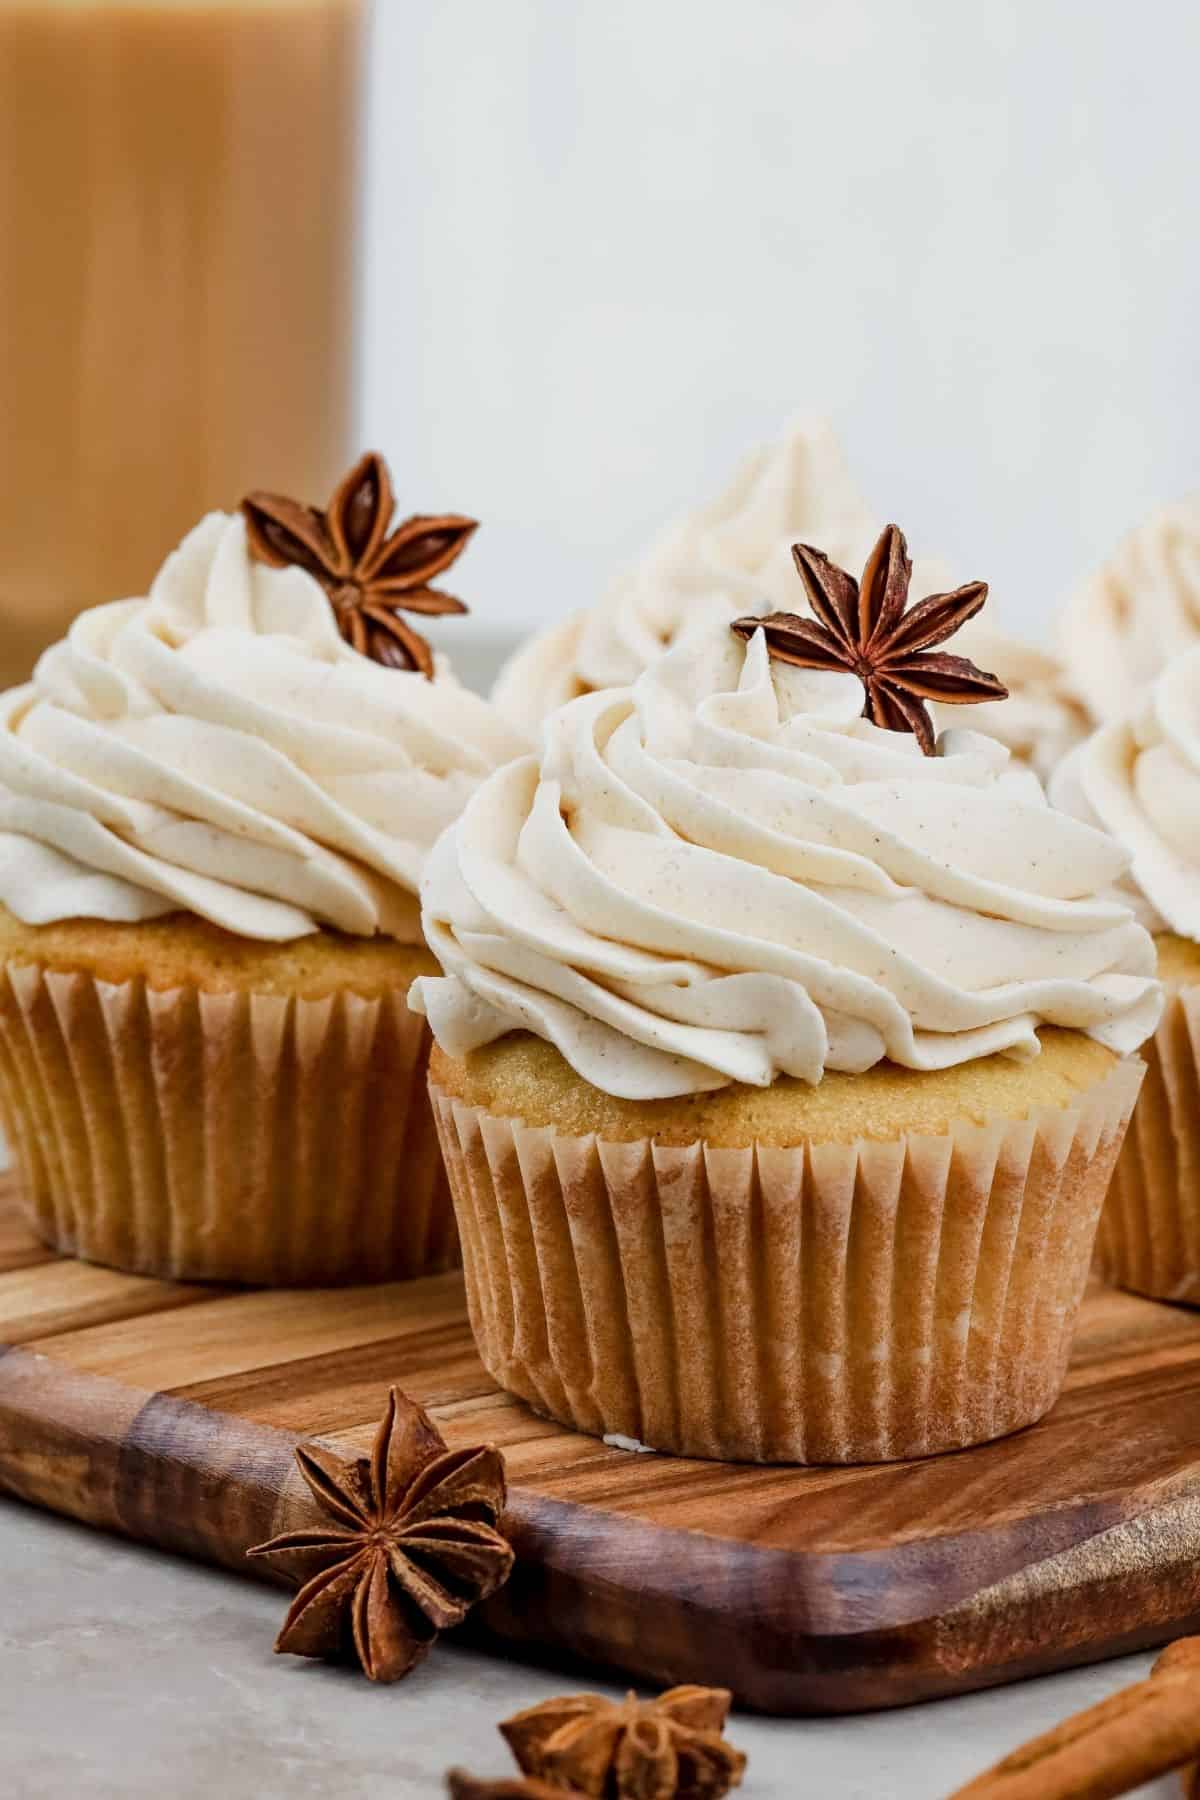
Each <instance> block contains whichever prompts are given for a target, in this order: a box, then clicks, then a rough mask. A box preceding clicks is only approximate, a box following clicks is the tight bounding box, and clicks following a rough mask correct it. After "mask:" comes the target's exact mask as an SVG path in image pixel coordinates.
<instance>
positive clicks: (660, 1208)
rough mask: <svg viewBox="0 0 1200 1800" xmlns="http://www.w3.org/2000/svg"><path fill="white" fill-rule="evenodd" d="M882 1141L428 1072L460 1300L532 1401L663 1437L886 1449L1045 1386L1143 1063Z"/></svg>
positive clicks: (1036, 1395)
mask: <svg viewBox="0 0 1200 1800" xmlns="http://www.w3.org/2000/svg"><path fill="white" fill-rule="evenodd" d="M1142 1072H1143V1068H1142V1064H1141V1063H1140V1062H1139V1061H1138V1060H1137V1059H1133V1058H1131V1059H1128V1060H1126V1061H1124V1062H1121V1063H1119V1064H1117V1065H1115V1066H1114V1068H1113V1069H1112V1070H1111V1072H1110V1073H1109V1074H1108V1075H1107V1076H1106V1077H1105V1079H1104V1080H1103V1081H1101V1082H1099V1083H1098V1084H1097V1085H1096V1086H1095V1087H1093V1088H1092V1089H1090V1090H1089V1091H1088V1092H1087V1093H1086V1094H1084V1095H1083V1096H1081V1098H1080V1099H1079V1101H1078V1102H1077V1103H1076V1104H1075V1105H1073V1106H1070V1107H1067V1108H1062V1109H1060V1108H1047V1109H1045V1110H1043V1111H1040V1112H1038V1113H1036V1114H1035V1115H1034V1116H1032V1117H1030V1118H1029V1119H1026V1120H1019V1121H1016V1120H1002V1121H998V1122H996V1123H993V1124H991V1125H988V1126H983V1127H980V1126H973V1125H966V1124H964V1125H961V1126H958V1127H956V1128H954V1129H953V1130H951V1131H950V1132H948V1133H946V1134H945V1135H944V1136H916V1135H912V1136H908V1137H904V1138H901V1139H898V1140H897V1141H895V1142H892V1143H875V1142H869V1141H865V1140H864V1141H861V1142H858V1143H854V1144H810V1145H803V1146H801V1147H798V1148H795V1149H776V1148H768V1147H767V1146H761V1145H760V1146H757V1147H756V1148H753V1149H743V1150H730V1149H716V1148H711V1147H706V1146H704V1145H702V1144H697V1145H695V1146H690V1147H688V1148H684V1149H674V1148H667V1147H664V1146H662V1145H660V1144H657V1143H655V1142H653V1141H651V1140H643V1141H640V1142H634V1143H616V1142H604V1141H600V1140H599V1139H597V1138H596V1137H595V1136H586V1137H572V1136H566V1135H561V1134H558V1133H556V1132H555V1131H553V1130H552V1129H549V1128H545V1127H530V1126H526V1125H524V1124H522V1123H521V1122H520V1121H519V1120H513V1119H505V1118H499V1117H497V1116H495V1115H494V1114H492V1113H490V1112H488V1111H486V1110H483V1109H481V1108H479V1107H475V1106H471V1105H468V1104H466V1103H464V1102H462V1101H460V1100H456V1099H454V1098H452V1097H450V1096H448V1095H447V1094H445V1093H444V1092H442V1091H441V1090H440V1089H439V1088H438V1087H437V1086H436V1085H434V1084H431V1093H432V1097H433V1104H434V1113H435V1116H436V1118H437V1123H438V1131H439V1134H440V1136H441V1142H442V1150H443V1154H444V1156H445V1159H446V1166H447V1169H448V1171H449V1175H450V1185H451V1189H452V1192H453V1195H454V1202H455V1207H456V1210H457V1213H458V1221H459V1230H460V1233H461V1237H462V1245H463V1260H464V1266H465V1271H466V1281H467V1295H468V1301H469V1305H470V1312H471V1322H472V1326H473V1329H474V1332H475V1338H476V1342H477V1344H478V1346H479V1352H480V1355H481V1356H482V1358H483V1361H484V1363H485V1364H486V1366H487V1368H488V1370H489V1372H490V1373H491V1375H492V1376H493V1377H494V1378H495V1379H496V1381H498V1382H499V1383H500V1384H501V1386H503V1387H504V1388H506V1389H507V1390H509V1391H510V1392H511V1393H513V1394H516V1395H518V1396H519V1397H520V1398H522V1399H524V1400H526V1401H528V1403H529V1404H530V1405H531V1406H533V1407H534V1408H535V1409H536V1410H537V1411H538V1412H540V1413H544V1414H547V1415H549V1416H550V1417H551V1418H554V1419H558V1420H560V1421H562V1422H563V1423H564V1424H568V1425H573V1426H576V1427H578V1428H579V1429H580V1430H582V1431H587V1432H591V1433H594V1434H596V1435H598V1436H601V1435H612V1434H619V1435H621V1436H623V1437H626V1438H632V1439H636V1440H637V1441H638V1442H639V1443H642V1444H646V1445H649V1446H651V1447H652V1448H654V1449H657V1450H664V1451H673V1452H676V1453H679V1454H682V1455H687V1456H702V1457H715V1458H718V1459H720V1460H722V1461H749V1462H800V1463H814V1462H829V1463H847V1462H849V1463H855V1462H880V1461H890V1460H894V1459H898V1458H905V1457H912V1456H924V1455H929V1454H931V1453H933V1452H935V1451H939V1450H949V1449H953V1448H958V1447H961V1446H964V1445H967V1444H973V1443H979V1442H981V1441H983V1440H986V1439H989V1438H994V1437H1000V1436H1002V1435H1003V1434H1004V1433H1006V1432H1010V1431H1016V1430H1017V1429H1019V1428H1020V1427H1021V1426H1023V1425H1027V1424H1029V1423H1031V1422H1032V1421H1033V1420H1034V1419H1037V1418H1040V1417H1041V1415H1042V1414H1043V1413H1045V1412H1046V1411H1047V1410H1048V1409H1049V1408H1050V1407H1051V1406H1052V1405H1053V1403H1054V1401H1055V1400H1056V1398H1057V1397H1058V1393H1059V1390H1060V1388H1061V1385H1062V1380H1063V1376H1064V1373H1065V1371H1066V1364H1067V1358H1068V1354H1069V1351H1070V1345H1071V1338H1072V1334H1073V1329H1074V1325H1075V1319H1076V1315H1077V1313H1078V1309H1079V1303H1080V1300H1081V1299H1082V1296H1083V1290H1084V1286H1085V1284H1086V1281H1087V1276H1088V1269H1089V1265H1090V1262H1091V1256H1092V1247H1093V1243H1094V1240H1095V1234H1096V1225H1097V1221H1098V1219H1099V1214H1100V1208H1101V1204H1102V1202H1103V1199H1104V1193H1105V1189H1106V1188H1107V1186H1108V1182H1109V1178H1110V1176H1111V1173H1112V1168H1113V1164H1114V1162H1115V1160H1116V1156H1117V1152H1118V1150H1119V1148H1120V1144H1121V1139H1122V1137H1123V1135H1124V1131H1125V1126H1126V1124H1127V1122H1128V1119H1129V1114H1130V1112H1131V1110H1132V1107H1133V1103H1134V1100H1135V1098H1136V1096H1137V1091H1138V1088H1139V1086H1140V1084H1141V1079H1142Z"/></svg>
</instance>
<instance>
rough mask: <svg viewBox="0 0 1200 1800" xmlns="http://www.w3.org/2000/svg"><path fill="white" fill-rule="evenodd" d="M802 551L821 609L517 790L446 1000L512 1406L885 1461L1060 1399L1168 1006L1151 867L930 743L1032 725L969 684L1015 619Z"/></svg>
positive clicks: (986, 747)
mask: <svg viewBox="0 0 1200 1800" xmlns="http://www.w3.org/2000/svg"><path fill="white" fill-rule="evenodd" d="M797 556H798V561H799V563H800V566H801V570H802V573H803V574H804V577H805V581H806V584H807V586H808V589H809V598H810V603H811V606H812V609H813V616H811V617H806V618H798V617H796V616H795V615H784V616H776V617H772V618H768V619H766V620H763V621H761V622H760V621H755V620H753V619H749V620H744V621H741V622H739V624H738V626H737V629H736V630H730V628H729V627H728V626H722V625H716V626H712V627H710V628H708V629H707V630H706V631H705V632H703V633H698V634H696V635H694V636H691V635H689V637H688V638H686V639H685V640H684V641H683V642H681V643H680V644H679V645H678V646H676V648H675V649H673V650H672V651H671V652H670V653H669V654H667V655H666V656H664V657H663V658H661V659H660V660H659V661H658V662H657V663H655V664H654V665H652V666H651V668H650V669H648V670H647V671H646V672H645V673H643V674H642V675H641V676H640V677H639V678H638V680H637V681H636V682H635V683H634V685H633V687H632V688H631V689H625V690H616V691H609V692H606V693H600V694H596V695H590V696H585V697H583V698H581V699H578V700H575V701H573V702H571V703H570V704H568V705H567V706H565V707H563V708H562V709H561V710H560V711H558V712H557V713H555V714H554V715H553V716H552V718H551V719H550V720H549V721H548V722H547V724H546V726H545V729H544V739H543V748H542V752H541V755H540V758H536V759H535V758H532V757H529V758H524V759H522V760H520V761H518V762H515V763H513V764H512V765H511V766H510V767H509V768H507V769H506V770H504V771H502V772H500V773H499V774H497V775H495V776H493V777H492V778H491V779H490V780H489V781H488V782H487V783H486V784H485V785H484V786H483V787H482V788H481V789H480V791H479V793H478V794H477V795H476V796H475V797H474V798H473V800H472V801H471V802H470V803H469V805H468V806H467V808H466V809H465V811H464V813H463V815H462V817H461V819H460V820H459V821H458V823H457V825H456V826H455V827H454V828H452V829H451V830H450V831H449V832H447V833H446V835H445V836H444V837H443V838H442V839H441V840H440V841H439V843H438V845H437V847H436V848H435V850H434V852H433V855H432V856H431V858H430V862H429V867H428V869H427V873H426V877H425V881H424V884H423V889H422V900H423V908H424V922H425V931H426V936H427V939H428V941H429V944H430V947H431V948H432V949H433V951H434V953H435V955H436V956H437V958H438V961H439V962H440V964H441V965H442V969H443V971H444V973H443V975H442V977H441V978H436V979H431V978H428V977H425V978H422V979H421V980H419V981H418V982H417V983H416V985H415V990H414V995H413V1004H414V1005H415V1006H417V1007H420V1008H421V1009H423V1010H424V1011H425V1013H426V1014H427V1016H428V1018H429V1020H430V1022H431V1024H432V1026H433V1030H434V1035H435V1039H436V1046H435V1049H434V1052H433V1056H432V1058H431V1064H430V1083H431V1092H432V1094H433V1098H434V1106H435V1111H436V1114H437V1118H438V1125H439V1130H440V1133H441V1138H442V1144H443V1149H444V1152H445V1155H446V1160H447V1166H448V1168H449V1171H450V1179H451V1186H452V1189H453V1193H454V1199H455V1205H456V1209H457V1211H458V1216H459V1223H460V1228H461V1232H462V1237H463V1249H464V1261H465V1266H466V1275H467V1290H468V1297H469V1302H470V1307H471V1317H472V1323H473V1326H474V1330H475V1333H476V1337H477V1341H478V1344H479V1347H480V1351H481V1354H482V1356H483V1360H484V1362H485V1363H486V1364H487V1367H488V1368H489V1370H490V1371H491V1373H492V1375H493V1376H494V1377H495V1378H496V1379H497V1380H498V1381H499V1382H500V1383H502V1384H503V1385H504V1386H505V1387H506V1388H508V1389H509V1390H510V1391H511V1392H513V1393H515V1394H518V1395H520V1396H521V1397H522V1398H523V1399H525V1400H527V1401H528V1402H529V1403H530V1404H531V1405H532V1406H534V1407H535V1408H536V1409H538V1410H539V1411H541V1412H544V1413H547V1414H549V1415H551V1416H552V1417H554V1418H557V1419H561V1420H563V1421H564V1422H567V1423H569V1424H572V1425H575V1426H577V1427H580V1428H581V1429H583V1430H585V1431H590V1432H594V1433H598V1434H614V1433H616V1434H620V1435H622V1436H625V1437H629V1438H633V1439H637V1440H638V1441H640V1442H642V1443H645V1444H648V1445H651V1446H653V1447H654V1448H656V1449H660V1450H669V1451H676V1452H680V1453H684V1454H688V1455H696V1456H710V1457H718V1458H723V1459H749V1460H755V1461H799V1462H854V1461H872V1460H879V1459H889V1458H899V1457H907V1456H914V1455H922V1454H927V1453H930V1452H933V1451H937V1450H945V1449H949V1448H952V1447H956V1446H960V1445H965V1444H969V1443H974V1442H978V1441H980V1440H982V1439H986V1438H990V1437H995V1436H998V1435H1000V1434H1001V1433H1004V1432H1008V1431H1012V1430H1015V1429H1017V1428H1018V1427H1019V1426H1022V1425H1025V1424H1028V1423H1029V1422H1030V1421H1031V1420H1033V1419H1035V1418H1037V1417H1039V1416H1040V1415H1041V1414H1042V1413H1043V1412H1045V1411H1046V1409H1047V1408H1048V1407H1049V1406H1050V1405H1051V1404H1052V1403H1053V1401H1054V1399H1055V1397H1056V1395H1057V1393H1058V1391H1059V1386H1060V1384H1061V1380H1062V1375H1063V1371H1064V1368H1065V1364H1066V1358H1067V1353H1068V1349H1069V1345H1070V1340H1071V1334H1072V1328H1073V1323H1074V1319H1075V1315H1076V1311H1077V1307H1078V1303H1079V1300H1080V1297H1081V1294H1082V1291H1083V1286H1084V1282H1085V1279H1086V1275H1087V1270H1088V1265H1089V1261H1090V1258H1091V1253H1092V1244H1093V1239H1094V1235H1095V1229H1096V1222H1097V1218H1098V1215H1099V1210H1100V1205H1101V1201H1102V1199H1103V1195H1104V1190H1105V1187H1106V1185H1107V1182H1108V1179H1109V1175H1110V1172H1111V1168H1112V1165H1113V1162H1114V1160H1115V1158H1116V1154H1117V1151H1118V1148H1119V1145H1120V1143H1121V1139H1122V1136H1123V1134H1124V1130H1125V1125H1126V1121H1127V1119H1128V1115H1129V1112H1130V1109H1131V1107H1132V1104H1133V1100H1134V1097H1135V1095H1136V1093H1137V1089H1138V1086H1139V1083H1140V1080H1141V1074H1142V1065H1141V1064H1140V1062H1138V1060H1137V1059H1136V1058H1135V1057H1134V1056H1133V1052H1134V1051H1135V1050H1136V1049H1137V1046H1138V1045H1139V1044H1140V1043H1141V1042H1142V1040H1143V1039H1144V1038H1145V1037H1146V1035H1147V1034H1148V1033H1149V1032H1150V1031H1152V1030H1153V1028H1154V1025H1155V1022H1156V1019H1157V1016H1158V1011H1159V1006H1160V991H1159V988H1158V984H1157V982H1156V980H1155V976H1154V952H1153V946H1152V944H1151V941H1150V939H1149V937H1148V935H1147V933H1146V932H1145V931H1144V930H1143V929H1142V928H1141V926H1140V925H1138V924H1137V923H1136V921H1135V920H1134V918H1133V916H1132V914H1131V912H1130V910H1129V909H1128V907H1127V906H1125V905H1124V904H1122V903H1121V902H1120V901H1118V900H1114V899H1113V898H1112V897H1111V896H1110V895H1109V894H1108V890H1109V889H1110V888H1111V886H1112V884H1113V882H1114V881H1115V880H1117V879H1118V878H1119V876H1120V874H1121V872H1122V871H1123V869H1124V868H1125V866H1126V861H1127V859H1126V857H1125V855H1124V853H1123V852H1122V851H1121V850H1120V849H1119V847H1118V846H1117V845H1115V844H1114V843H1113V842H1112V841H1111V840H1110V839H1109V838H1107V837H1106V836H1105V835H1104V834H1103V833H1101V832H1098V831H1096V830H1094V829H1092V828H1090V827H1088V826H1086V825H1084V824H1081V823H1079V822H1077V821H1074V820H1071V819H1067V818H1063V817H1062V816H1060V815H1058V814H1056V813H1054V812H1053V811H1052V810H1051V809H1050V807H1049V806H1048V804H1047V802H1046V800H1045V797H1044V795H1043V793H1042V790H1041V788H1040V786H1039V784H1038V782H1037V781H1036V779H1035V778H1034V777H1033V776H1032V775H1031V774H1029V773H1028V772H1027V771H1022V770H1019V769H1015V768H1014V766H1013V765H1012V763H1011V760H1010V758H1009V756H1008V753H1007V751H1006V750H1005V749H1004V748H1003V747H1002V746H1001V745H999V744H998V743H996V742H994V741H993V740H990V739H987V738H984V737H982V736H980V735H977V734H975V733H971V732H963V733H958V732H951V733H948V734H946V735H945V736H944V737H943V738H942V739H941V741H940V742H938V743H935V741H934V737H933V732H932V727H931V724H930V721H929V718H928V714H927V712H926V710H925V704H924V702H925V700H926V699H928V698H930V697H932V696H934V695H936V696H937V697H939V698H941V699H943V700H944V701H946V702H947V703H951V704H953V703H978V702H981V701H982V700H983V699H985V698H987V697H989V696H995V695H996V693H997V692H998V691H1002V690H1000V687H999V684H998V683H997V682H996V681H995V680H994V678H992V677H988V676H984V675H981V674H980V672H979V671H978V670H975V669H974V668H973V666H972V665H971V664H969V663H967V662H965V660H963V659H961V658H958V657H954V656H948V655H945V654H943V653H941V652H938V651H935V650H934V646H936V645H937V644H938V643H939V642H941V641H942V640H943V639H944V638H945V637H946V636H947V635H948V634H949V633H950V632H951V631H952V630H954V629H955V627H956V626H957V625H958V624H959V623H961V622H962V621H963V619H964V618H966V617H969V616H970V615H971V614H972V613H973V612H975V611H976V610H977V609H978V606H979V605H981V604H982V600H983V596H984V593H985V591H986V590H984V589H983V588H982V586H980V585H978V584H976V585H974V586H973V587H971V588H968V589H963V590H960V591H959V592H958V593H956V594H954V595H951V596H941V597H938V598H936V599H933V600H930V601H927V602H925V603H923V605H922V606H920V607H915V608H913V609H912V610H911V611H909V612H907V613H905V612H904V611H903V608H904V603H905V595H906V591H907V585H908V577H909V569H908V564H907V557H906V553H905V550H904V543H903V539H902V538H901V536H900V534H899V533H898V532H896V530H895V528H894V527H889V528H888V531H887V532H885V533H884V536H883V538H882V539H881V540H880V544H879V545H878V546H877V548H876V551H875V552H874V553H873V555H872V558H871V560H870V563H869V565H868V569H867V572H866V574H865V575H864V578H863V582H862V585H861V591H860V587H859V585H858V584H856V583H855V582H854V581H853V580H852V579H851V578H850V577H849V576H847V575H844V574H843V573H842V572H841V571H839V570H837V569H836V568H835V567H833V565H831V564H830V563H829V562H828V561H827V560H826V559H824V558H823V557H821V556H820V555H819V554H818V553H815V552H812V551H808V550H803V549H798V551H797ZM793 664H799V665H807V666H792V665H793ZM813 665H815V669H814V667H813ZM850 667H853V668H855V669H856V670H857V671H858V672H859V673H860V674H861V676H862V678H863V680H864V682H865V684H866V686H867V690H868V714H869V716H868V717H860V716H859V715H860V712H861V707H862V690H861V687H860V685H859V681H858V680H857V679H854V678H851V677H850V676H848V675H846V674H843V673H840V672H838V671H841V670H845V669H848V668H850ZM823 670H828V671H831V672H830V673H824V672H822V671H823ZM910 731H911V732H912V733H913V735H909V732H910ZM923 751H926V752H929V753H928V754H923Z"/></svg>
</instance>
